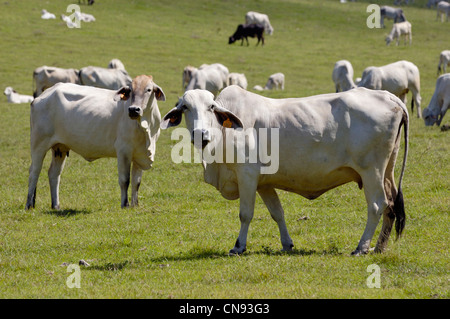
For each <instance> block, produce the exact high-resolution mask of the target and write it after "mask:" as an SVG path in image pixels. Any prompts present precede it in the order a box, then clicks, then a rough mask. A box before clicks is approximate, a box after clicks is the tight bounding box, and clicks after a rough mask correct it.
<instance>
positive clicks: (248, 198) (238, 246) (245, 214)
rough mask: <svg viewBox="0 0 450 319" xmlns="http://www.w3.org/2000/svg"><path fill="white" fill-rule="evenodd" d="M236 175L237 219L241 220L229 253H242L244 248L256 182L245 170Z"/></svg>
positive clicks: (250, 219)
mask: <svg viewBox="0 0 450 319" xmlns="http://www.w3.org/2000/svg"><path fill="white" fill-rule="evenodd" d="M237 175H238V180H239V182H238V184H239V197H240V203H239V219H240V221H241V229H240V231H239V237H238V239H237V240H236V243H235V245H234V248H233V249H231V250H230V255H236V254H242V253H243V252H244V251H245V250H246V246H247V234H248V228H249V226H250V222H251V221H252V218H253V212H254V210H255V198H256V188H257V183H258V182H257V181H258V179H257V178H254V177H253V176H248V175H247V174H245V172H242V175H241V174H237Z"/></svg>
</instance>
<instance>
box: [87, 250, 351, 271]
mask: <svg viewBox="0 0 450 319" xmlns="http://www.w3.org/2000/svg"><path fill="white" fill-rule="evenodd" d="M258 255H266V256H286V257H289V256H299V257H301V256H311V255H317V256H323V255H343V253H340V252H338V251H337V250H335V249H334V248H331V249H327V250H321V251H318V250H314V249H311V250H308V249H294V250H292V251H290V252H284V251H281V250H278V251H277V250H271V249H268V248H267V247H262V249H260V250H255V251H252V252H245V253H244V254H242V255H236V256H234V255H229V254H228V253H227V252H224V251H223V250H218V249H217V250H216V249H208V248H206V249H203V250H202V249H199V248H195V249H193V250H191V251H188V252H186V253H180V254H178V255H172V256H160V257H150V258H144V259H145V260H142V259H137V260H131V261H130V260H125V261H120V262H105V263H103V264H98V265H95V264H94V265H90V266H88V267H87V268H85V269H86V270H99V271H113V272H115V271H122V270H124V269H130V268H134V267H138V265H139V264H142V263H145V264H147V263H148V262H150V264H151V265H152V266H150V267H158V268H167V267H170V264H171V263H173V262H183V261H192V260H211V259H219V258H222V259H223V258H249V257H251V256H258Z"/></svg>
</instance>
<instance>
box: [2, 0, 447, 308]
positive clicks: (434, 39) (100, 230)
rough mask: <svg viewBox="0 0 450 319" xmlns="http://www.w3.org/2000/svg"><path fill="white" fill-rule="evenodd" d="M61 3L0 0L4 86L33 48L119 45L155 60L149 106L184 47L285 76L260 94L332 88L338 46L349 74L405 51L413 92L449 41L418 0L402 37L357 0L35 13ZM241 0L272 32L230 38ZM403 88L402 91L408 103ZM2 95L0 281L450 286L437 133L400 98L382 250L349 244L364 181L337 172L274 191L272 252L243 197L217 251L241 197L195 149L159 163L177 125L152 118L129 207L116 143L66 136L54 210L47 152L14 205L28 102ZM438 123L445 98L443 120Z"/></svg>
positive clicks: (15, 293)
mask: <svg viewBox="0 0 450 319" xmlns="http://www.w3.org/2000/svg"><path fill="white" fill-rule="evenodd" d="M72 2H73V3H78V1H74V0H67V1H66V0H64V1H63V0H59V1H45V0H33V1H31V0H15V1H2V2H1V3H0V21H1V23H0V38H1V41H0V52H1V54H0V84H1V85H0V86H1V88H2V90H4V88H5V87H6V86H12V87H14V88H15V89H16V90H17V91H18V92H20V93H23V94H32V73H33V70H34V69H35V68H36V67H38V66H41V65H50V66H58V67H63V68H72V67H73V68H81V67H84V66H88V65H98V66H104V67H106V65H107V63H108V62H109V61H110V60H111V59H113V58H119V59H120V60H121V61H122V62H123V63H124V65H125V67H126V69H127V71H128V72H129V73H130V75H131V76H132V77H135V76H137V75H139V74H151V75H153V77H154V81H155V83H157V84H158V85H159V86H160V87H161V88H162V89H163V90H164V92H165V94H166V97H167V101H166V102H159V108H160V110H161V114H162V115H164V114H166V112H168V111H169V110H170V109H171V108H172V107H173V106H174V105H175V102H176V101H177V100H178V96H180V95H181V94H182V93H183V91H182V88H181V73H182V70H183V68H184V67H185V66H186V65H189V64H190V65H194V66H199V65H201V64H203V63H215V62H219V63H223V64H224V65H226V66H227V67H228V68H229V70H230V72H240V73H245V74H246V76H247V79H248V82H249V88H250V89H251V88H252V87H253V86H254V85H262V86H263V85H264V84H265V82H266V80H267V78H268V76H269V75H270V74H272V73H276V72H283V73H284V74H285V76H286V85H285V90H284V91H271V92H263V93H262V94H264V95H266V96H269V97H274V98H279V97H280V98H281V97H302V96H310V95H314V94H322V93H330V92H333V91H334V85H333V82H332V80H331V72H332V68H333V66H334V63H335V62H336V61H338V60H340V59H347V60H349V61H350V62H351V63H352V65H353V68H354V70H355V77H359V76H360V75H361V73H362V71H363V69H364V68H365V67H367V66H370V65H376V66H381V65H384V64H387V63H391V62H394V61H397V60H402V59H405V60H409V61H411V62H413V63H415V64H416V65H417V66H418V67H419V69H420V72H421V95H422V109H423V108H424V107H426V106H427V105H428V102H429V101H430V99H431V96H432V94H433V92H434V86H435V82H436V71H437V63H438V57H439V53H440V52H441V51H442V50H444V49H450V48H449V45H450V23H441V22H437V21H436V12H435V10H431V9H427V8H426V7H425V5H424V4H425V3H426V1H420V0H416V1H415V3H414V5H412V6H408V7H404V11H405V15H406V17H407V19H408V20H409V21H410V22H411V23H412V26H413V28H412V30H413V43H412V46H404V45H403V43H402V44H401V45H400V46H398V47H396V46H395V45H391V46H389V47H387V46H386V45H385V42H384V38H385V36H386V35H387V34H388V32H389V31H390V28H391V25H392V21H387V22H386V25H387V28H386V29H369V28H368V27H367V26H366V19H367V17H368V16H369V14H370V13H367V12H366V8H367V5H368V4H369V3H370V2H369V1H359V2H355V3H353V2H352V3H346V4H341V3H339V1H338V0H321V1H318V0H236V1H231V0H220V1H219V0H217V1H212V0H209V1H208V0H195V1H187V0H177V1H166V0H161V1H160V0H152V1H145V0H130V1H125V0H120V1H119V0H103V1H102V0H97V1H96V2H95V4H94V5H93V6H87V5H81V10H82V11H83V12H86V13H90V14H93V15H94V16H95V17H96V20H97V21H95V22H93V23H82V25H81V28H80V29H69V28H67V27H66V26H65V25H64V24H63V22H62V21H61V20H60V19H59V18H58V19H56V20H42V19H41V18H40V11H41V10H42V9H44V8H45V9H47V10H48V11H49V12H52V13H55V14H56V15H57V17H59V15H60V14H61V13H64V14H68V13H66V12H65V11H66V7H67V6H68V5H69V4H71V3H72ZM371 2H372V3H379V4H391V2H392V1H371ZM250 10H254V11H259V12H264V13H268V14H269V16H270V20H271V23H272V25H273V27H274V29H275V31H274V34H273V35H272V36H266V45H265V46H264V47H260V46H258V47H256V46H255V43H256V40H255V39H249V40H250V46H248V47H247V46H245V45H244V46H240V42H237V43H235V44H233V45H228V37H229V36H230V35H232V34H233V32H234V31H235V28H236V26H237V25H238V24H239V23H243V22H244V15H245V13H246V12H247V11H250ZM410 100H411V95H410V94H409V96H408V108H409V110H410V109H411V108H410V105H409V101H410ZM0 108H1V112H0V123H1V124H0V178H1V183H0V198H1V200H0V298H94V299H97V298H236V299H239V298H269V299H270V298H295V299H302V298H349V299H350V298H376V299H378V298H402V299H403V298H405V299H406V298H413V299H430V298H444V299H445V298H449V297H450V293H449V290H450V289H449V288H450V276H449V270H450V267H449V264H450V263H449V262H450V258H449V256H450V255H449V244H448V243H449V239H450V236H449V221H450V219H449V213H450V161H449V156H450V143H449V142H450V141H449V139H450V135H449V134H450V133H449V132H441V131H440V129H439V128H437V127H436V126H434V127H425V125H424V123H423V120H421V119H418V118H417V117H416V114H415V113H414V114H411V113H410V152H409V158H408V163H407V170H406V174H405V178H404V182H403V191H404V196H405V207H406V217H407V219H406V228H405V232H404V235H403V237H402V238H401V239H400V240H398V241H394V238H395V235H394V234H393V236H392V237H391V240H390V242H389V244H388V249H387V251H386V252H385V253H384V254H368V255H366V256H363V257H357V258H355V257H351V256H350V253H351V252H352V251H353V250H354V249H355V248H356V245H357V244H358V241H359V239H360V236H361V234H362V232H363V230H364V227H365V223H366V216H367V213H366V203H365V199H364V194H363V191H360V190H359V189H358V187H357V185H356V184H354V183H352V184H347V185H344V186H342V187H339V188H336V189H334V190H332V191H330V192H328V193H326V194H324V195H322V196H321V197H319V198H318V199H316V200H314V201H309V200H307V199H305V198H302V197H300V196H298V195H295V194H291V193H287V192H281V191H280V192H278V193H279V195H280V198H281V202H282V204H283V207H284V210H285V213H286V222H287V225H288V229H289V231H290V235H291V237H292V239H293V241H294V245H295V247H294V251H293V252H292V253H282V252H281V251H280V249H281V243H280V241H279V231H278V227H277V225H276V223H275V222H274V221H273V220H272V219H271V217H270V214H269V213H268V211H267V209H266V207H265V206H264V204H263V203H262V200H261V199H260V198H259V197H257V202H256V207H255V215H254V219H253V222H252V224H251V226H250V231H249V237H248V245H247V252H245V253H244V254H243V255H242V256H239V257H230V256H228V251H229V249H231V248H232V247H233V245H234V242H235V240H236V238H237V235H238V232H239V226H240V224H239V201H238V200H237V201H227V200H225V199H224V198H222V197H221V195H220V193H219V192H218V191H216V190H215V189H214V188H213V187H212V186H210V185H208V184H206V183H204V182H203V172H202V167H201V165H199V164H189V163H186V164H174V163H173V162H172V160H171V147H172V146H173V145H175V144H176V143H177V141H172V140H171V139H170V136H171V131H170V130H167V131H162V132H161V135H160V139H159V141H158V144H157V151H156V159H155V163H154V166H153V168H152V169H151V170H150V171H146V172H144V176H143V182H142V185H141V188H140V197H139V201H140V206H139V207H136V208H130V209H121V208H120V189H119V186H118V182H117V167H116V160H115V159H100V160H97V161H94V162H91V163H88V162H86V161H85V160H84V159H82V158H81V157H80V156H79V155H77V154H75V153H74V152H71V153H70V157H69V158H68V160H67V161H66V166H65V169H64V171H63V174H62V177H61V187H60V200H61V208H62V209H61V210H59V211H54V210H51V209H50V192H49V186H48V178H47V169H48V167H49V162H50V161H49V160H50V157H51V156H47V158H46V161H45V163H44V167H43V170H42V172H41V176H40V179H39V183H38V190H37V201H36V208H35V209H34V210H31V211H25V210H24V207H25V202H26V195H27V187H28V168H29V165H30V163H31V159H30V150H29V131H30V130H29V105H27V104H21V105H11V104H8V103H7V102H6V97H4V96H3V97H2V98H1V99H0ZM449 122H450V115H447V118H444V121H443V123H442V124H445V123H449ZM182 125H184V121H183V124H182ZM402 145H403V143H402ZM403 149H404V148H403V146H402V151H401V154H400V155H399V159H400V158H402V152H403ZM399 162H400V161H399ZM400 166H401V165H400V163H397V174H396V176H397V179H398V175H399V171H400ZM304 216H307V217H308V218H307V219H304V218H303V217H304ZM380 225H381V222H380ZM379 229H380V226H379V227H378V231H379ZM377 236H378V232H377V233H376V234H375V236H374V242H373V244H375V241H376V238H377ZM82 259H83V260H85V261H87V262H88V263H89V266H88V267H87V266H81V272H80V284H81V288H79V289H76V288H74V289H70V288H69V287H68V286H67V284H66V280H67V279H68V277H69V275H71V273H69V272H67V270H68V265H69V264H78V262H79V261H80V260H82ZM372 264H376V265H378V266H379V267H380V270H381V274H380V279H381V282H380V283H381V287H380V288H379V289H377V288H369V287H368V286H367V284H366V280H367V278H368V277H369V275H371V273H370V272H367V267H368V266H370V265H372Z"/></svg>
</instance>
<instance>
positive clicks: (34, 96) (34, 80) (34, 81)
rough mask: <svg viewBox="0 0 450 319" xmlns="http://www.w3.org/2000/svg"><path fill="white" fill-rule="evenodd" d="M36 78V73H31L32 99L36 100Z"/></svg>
mask: <svg viewBox="0 0 450 319" xmlns="http://www.w3.org/2000/svg"><path fill="white" fill-rule="evenodd" d="M36 76H37V73H36V71H33V88H32V89H33V98H36V95H37V88H36Z"/></svg>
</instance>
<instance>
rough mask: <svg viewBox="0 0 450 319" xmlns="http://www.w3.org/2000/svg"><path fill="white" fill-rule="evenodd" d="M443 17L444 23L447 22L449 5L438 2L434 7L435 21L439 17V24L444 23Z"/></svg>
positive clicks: (449, 13) (449, 10)
mask: <svg viewBox="0 0 450 319" xmlns="http://www.w3.org/2000/svg"><path fill="white" fill-rule="evenodd" d="M444 15H445V16H446V18H447V19H446V21H448V16H449V15H450V3H448V2H445V1H440V2H438V4H437V6H436V20H438V19H439V16H441V22H444Z"/></svg>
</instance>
